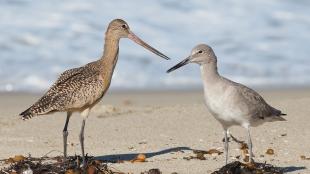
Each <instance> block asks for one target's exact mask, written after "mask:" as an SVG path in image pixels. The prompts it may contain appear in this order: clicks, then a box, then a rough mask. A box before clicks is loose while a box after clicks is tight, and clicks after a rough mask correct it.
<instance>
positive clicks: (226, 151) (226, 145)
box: [224, 129, 228, 165]
mask: <svg viewBox="0 0 310 174" xmlns="http://www.w3.org/2000/svg"><path fill="white" fill-rule="evenodd" d="M224 135H225V137H224V138H225V143H224V151H225V165H227V162H228V137H227V129H224Z"/></svg>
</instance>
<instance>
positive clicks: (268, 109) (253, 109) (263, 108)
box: [237, 84, 282, 119]
mask: <svg viewBox="0 0 310 174" xmlns="http://www.w3.org/2000/svg"><path fill="white" fill-rule="evenodd" d="M237 90H238V93H239V94H240V96H241V97H242V98H243V99H245V101H246V102H244V103H245V104H246V105H247V106H248V108H249V112H250V113H252V116H253V117H258V118H260V119H264V118H265V117H272V116H280V115H282V112H281V111H280V110H277V109H275V108H273V107H272V106H270V105H269V104H268V103H267V102H266V101H265V100H264V99H263V97H262V96H260V95H259V94H258V93H257V92H256V91H254V90H253V89H251V88H248V87H246V86H244V85H242V84H237ZM253 113H254V114H253Z"/></svg>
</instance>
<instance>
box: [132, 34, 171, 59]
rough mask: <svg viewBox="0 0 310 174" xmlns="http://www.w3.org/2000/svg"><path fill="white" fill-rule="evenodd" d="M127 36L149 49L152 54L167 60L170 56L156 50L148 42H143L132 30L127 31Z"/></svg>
mask: <svg viewBox="0 0 310 174" xmlns="http://www.w3.org/2000/svg"><path fill="white" fill-rule="evenodd" d="M128 38H129V39H131V40H133V41H134V42H136V43H137V44H139V45H141V46H143V47H144V48H146V49H148V50H150V51H151V52H153V53H154V54H156V55H158V56H160V57H162V58H164V59H166V60H169V59H170V58H169V57H168V56H166V55H164V54H163V53H161V52H159V51H158V50H156V49H155V48H153V47H151V46H150V45H149V44H147V43H145V42H144V41H143V40H141V39H140V38H139V37H138V36H136V35H135V34H134V33H133V32H131V31H129V34H128Z"/></svg>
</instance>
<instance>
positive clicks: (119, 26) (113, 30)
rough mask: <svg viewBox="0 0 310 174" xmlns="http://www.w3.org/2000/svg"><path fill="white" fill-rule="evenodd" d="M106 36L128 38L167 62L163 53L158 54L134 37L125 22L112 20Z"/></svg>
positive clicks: (167, 58)
mask: <svg viewBox="0 0 310 174" xmlns="http://www.w3.org/2000/svg"><path fill="white" fill-rule="evenodd" d="M106 35H109V36H111V37H113V38H117V39H120V38H129V39H131V40H132V41H134V42H135V43H137V44H139V45H141V46H142V47H144V48H146V49H148V50H149V51H151V52H153V53H154V54H156V55H158V56H160V57H162V58H164V59H166V60H169V59H170V58H169V57H168V56H166V55H164V54H163V53H161V52H159V51H158V50H156V49H155V48H153V47H151V46H150V45H149V44H147V43H146V42H144V41H143V40H142V39H140V38H139V37H138V36H136V35H135V34H134V33H133V32H132V31H131V30H130V28H129V25H128V24H127V22H125V21H124V20H122V19H114V20H113V21H111V22H110V24H109V27H108V30H107V33H106Z"/></svg>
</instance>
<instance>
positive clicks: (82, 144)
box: [80, 119, 85, 167]
mask: <svg viewBox="0 0 310 174" xmlns="http://www.w3.org/2000/svg"><path fill="white" fill-rule="evenodd" d="M84 127H85V119H83V122H82V127H81V132H80V144H81V150H82V159H83V167H85V153H84Z"/></svg>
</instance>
